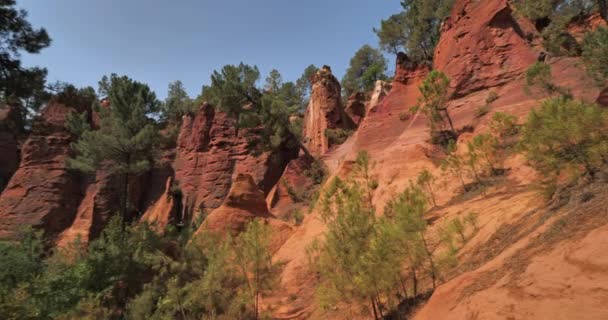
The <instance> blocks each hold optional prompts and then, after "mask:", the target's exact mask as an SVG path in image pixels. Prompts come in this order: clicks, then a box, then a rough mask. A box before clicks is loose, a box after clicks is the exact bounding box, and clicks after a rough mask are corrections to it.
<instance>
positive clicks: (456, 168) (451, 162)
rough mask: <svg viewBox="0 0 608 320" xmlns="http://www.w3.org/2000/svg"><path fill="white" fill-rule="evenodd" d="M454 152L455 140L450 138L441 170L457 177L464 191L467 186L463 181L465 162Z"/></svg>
mask: <svg viewBox="0 0 608 320" xmlns="http://www.w3.org/2000/svg"><path fill="white" fill-rule="evenodd" d="M456 152H457V150H456V142H454V140H450V142H449V144H448V148H447V155H446V157H445V159H444V160H443V161H442V163H441V170H443V171H448V172H449V173H451V174H452V175H453V176H456V177H458V180H459V181H460V183H461V184H462V190H463V192H466V191H467V188H466V185H465V183H464V172H465V166H466V164H465V161H464V159H462V157H461V156H460V155H458V154H457V153H456Z"/></svg>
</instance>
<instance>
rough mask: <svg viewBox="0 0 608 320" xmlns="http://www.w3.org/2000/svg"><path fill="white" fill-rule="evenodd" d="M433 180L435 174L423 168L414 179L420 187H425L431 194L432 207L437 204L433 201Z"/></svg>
mask: <svg viewBox="0 0 608 320" xmlns="http://www.w3.org/2000/svg"><path fill="white" fill-rule="evenodd" d="M434 182H435V176H433V174H432V173H431V172H430V171H429V170H428V169H424V170H422V172H420V173H419V174H418V178H417V179H416V183H417V184H418V186H420V187H421V188H425V189H426V191H427V192H428V194H429V195H430V196H431V203H432V204H433V207H435V206H437V203H436V201H435V193H434V192H433V183H434Z"/></svg>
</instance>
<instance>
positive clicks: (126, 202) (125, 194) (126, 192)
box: [121, 173, 129, 231]
mask: <svg viewBox="0 0 608 320" xmlns="http://www.w3.org/2000/svg"><path fill="white" fill-rule="evenodd" d="M124 179H125V181H124V183H123V186H122V187H123V193H122V197H123V199H122V204H121V207H122V208H121V211H122V212H121V215H122V231H125V229H126V226H127V212H128V211H129V173H125V175H124Z"/></svg>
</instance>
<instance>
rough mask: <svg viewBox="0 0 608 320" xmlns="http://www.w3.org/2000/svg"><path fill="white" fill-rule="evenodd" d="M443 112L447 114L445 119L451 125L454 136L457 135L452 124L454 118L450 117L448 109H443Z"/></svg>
mask: <svg viewBox="0 0 608 320" xmlns="http://www.w3.org/2000/svg"><path fill="white" fill-rule="evenodd" d="M443 112H444V113H445V117H446V118H447V119H448V123H449V124H450V128H451V129H452V132H454V134H456V129H454V123H453V122H452V117H450V113H449V112H448V108H447V107H446V108H445V109H443Z"/></svg>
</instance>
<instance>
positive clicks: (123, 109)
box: [68, 74, 160, 220]
mask: <svg viewBox="0 0 608 320" xmlns="http://www.w3.org/2000/svg"><path fill="white" fill-rule="evenodd" d="M99 86H100V93H101V94H102V95H105V96H106V97H107V99H108V102H109V107H107V108H105V107H101V108H99V115H100V124H99V127H100V128H99V129H98V130H90V129H89V128H86V129H85V130H84V132H82V135H81V136H80V138H79V139H78V141H77V142H76V143H74V144H73V149H74V151H75V153H76V156H75V157H74V158H71V159H68V166H69V167H70V168H72V169H75V170H79V171H83V172H94V171H96V170H97V169H100V168H102V167H103V168H104V170H109V172H110V173H111V174H114V175H117V176H121V177H122V179H121V180H122V181H121V184H122V191H121V195H122V201H121V204H120V208H119V209H120V213H121V214H122V217H123V219H124V220H127V219H128V217H129V212H130V209H131V208H130V205H131V204H130V203H129V201H130V195H129V191H130V185H131V183H132V182H133V179H134V178H136V177H138V176H139V175H140V174H142V173H144V172H146V171H148V170H149V169H150V168H151V167H152V166H153V164H154V162H155V159H156V157H157V152H158V147H159V143H160V135H159V132H158V128H157V127H156V124H155V122H154V121H153V120H152V119H151V118H150V116H151V115H152V114H153V113H155V112H157V111H158V107H159V102H158V100H157V99H156V95H155V94H154V92H152V91H151V90H150V88H149V87H148V86H147V85H145V84H142V83H139V82H137V81H133V80H132V79H130V78H128V77H126V76H122V77H119V76H117V75H115V74H113V75H111V76H110V77H105V76H104V78H103V79H102V81H101V82H100V85H99ZM69 126H71V127H74V126H75V125H74V124H73V123H71V124H69ZM81 127H82V125H81Z"/></svg>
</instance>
